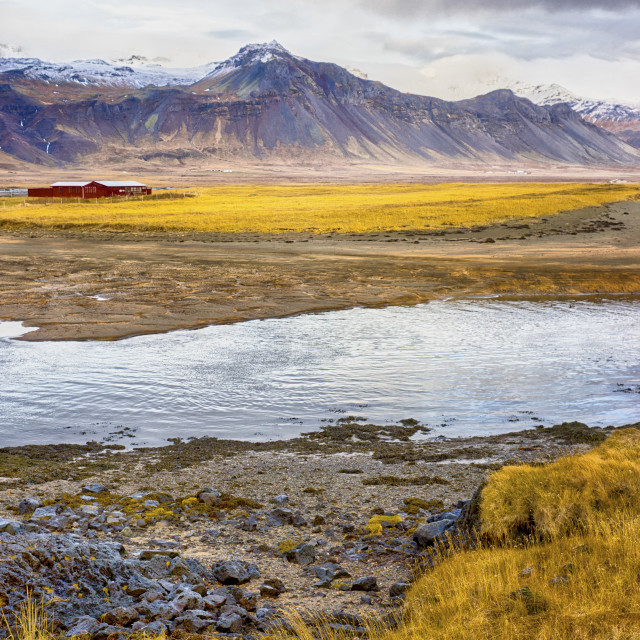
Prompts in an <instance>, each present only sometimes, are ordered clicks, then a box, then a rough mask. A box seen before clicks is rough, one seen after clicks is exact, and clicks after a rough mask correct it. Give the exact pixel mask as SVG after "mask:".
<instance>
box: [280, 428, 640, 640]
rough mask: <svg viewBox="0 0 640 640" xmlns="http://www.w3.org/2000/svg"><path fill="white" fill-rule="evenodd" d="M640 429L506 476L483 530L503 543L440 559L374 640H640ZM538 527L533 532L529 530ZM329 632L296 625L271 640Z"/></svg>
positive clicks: (493, 481) (487, 504)
mask: <svg viewBox="0 0 640 640" xmlns="http://www.w3.org/2000/svg"><path fill="white" fill-rule="evenodd" d="M639 493H640V431H638V430H637V429H627V430H623V431H619V432H616V433H614V434H613V435H612V436H611V437H610V438H609V439H608V440H607V441H605V442H604V443H603V444H601V445H600V446H599V447H598V448H597V449H594V450H592V451H589V452H587V453H585V454H582V455H576V456H570V457H567V458H563V459H560V460H558V461H557V462H555V463H552V464H550V465H545V466H540V467H535V466H521V467H505V468H503V469H502V470H500V471H498V472H496V473H494V474H493V475H492V476H491V477H490V479H489V481H488V483H487V486H486V488H485V490H484V492H483V496H482V503H481V516H482V522H481V526H482V530H483V531H484V532H485V533H487V534H491V536H494V537H498V538H500V540H501V543H502V544H499V545H497V546H496V545H487V544H486V543H485V545H484V546H480V547H478V548H476V549H475V550H458V551H453V552H451V553H445V552H441V557H440V561H439V562H438V563H437V564H436V566H435V568H434V569H433V570H432V571H430V572H429V573H427V574H425V575H424V576H422V577H421V578H420V579H418V580H417V581H416V583H415V585H414V587H413V589H412V590H411V591H410V592H409V594H408V596H407V602H406V606H405V610H404V619H403V622H402V624H401V625H400V626H399V628H397V629H387V630H385V629H382V628H377V629H376V628H373V629H372V630H371V633H370V638H375V640H498V639H499V640H566V639H568V638H572V639H576V640H623V639H624V640H635V639H639V640H640V545H638V543H637V540H638V535H639V534H640V500H639V499H638V498H640V495H638V494H639ZM525 525H526V526H530V527H532V530H533V532H534V534H535V535H533V536H531V537H529V538H528V539H524V541H523V538H522V537H521V532H522V530H523V529H524V528H525ZM292 637H298V638H301V639H302V640H311V639H312V638H317V637H322V638H325V639H327V640H342V639H344V638H347V637H349V635H348V634H346V635H345V634H342V635H341V634H339V633H333V632H332V630H331V629H330V628H329V627H325V628H324V629H322V630H321V632H320V633H319V632H318V631H317V630H315V629H310V628H308V627H306V626H305V625H304V624H302V622H301V620H300V618H299V617H298V618H297V619H295V620H294V624H293V625H292V628H291V630H290V632H289V633H286V632H281V633H279V634H276V635H275V636H272V638H273V640H276V639H277V640H282V639H284V638H292Z"/></svg>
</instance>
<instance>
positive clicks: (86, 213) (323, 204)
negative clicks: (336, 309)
mask: <svg viewBox="0 0 640 640" xmlns="http://www.w3.org/2000/svg"><path fill="white" fill-rule="evenodd" d="M197 194H198V195H197V196H196V197H189V198H186V197H177V198H175V199H171V200H168V201H167V200H166V199H165V200H155V199H154V197H153V196H151V197H149V198H144V199H142V198H141V199H137V200H131V199H129V200H123V199H116V200H114V201H111V200H110V199H103V200H97V201H96V200H90V201H81V202H78V201H73V200H70V201H66V202H63V203H60V202H59V201H58V202H56V203H53V202H42V201H41V200H40V199H38V198H31V199H28V200H27V201H26V202H25V203H24V204H23V202H22V201H17V200H16V199H5V200H4V201H2V208H0V227H5V228H15V229H19V228H48V229H106V230H115V231H139V232H145V231H173V232H213V233H251V232H255V233H275V234H279V233H301V232H310V233H368V232H376V231H387V230H389V231H391V230H395V231H402V230H429V229H441V228H442V227H443V226H454V227H471V226H478V225H487V224H494V223H496V222H501V221H505V220H509V219H522V218H535V217H541V216H550V215H555V214H557V213H560V212H562V211H571V210H575V209H580V208H583V207H589V206H597V205H601V204H604V203H607V202H614V201H622V200H628V199H637V198H638V197H639V196H640V186H638V185H628V184H575V183H571V184H566V183H508V184H462V183H460V184H439V185H419V184H418V185H416V184H392V185H232V186H223V187H211V188H206V189H202V190H199V191H198V192H197Z"/></svg>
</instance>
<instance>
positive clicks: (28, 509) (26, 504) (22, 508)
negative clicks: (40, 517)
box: [18, 498, 42, 516]
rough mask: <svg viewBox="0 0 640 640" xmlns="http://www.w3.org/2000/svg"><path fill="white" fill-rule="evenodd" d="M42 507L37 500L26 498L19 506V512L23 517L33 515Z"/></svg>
mask: <svg viewBox="0 0 640 640" xmlns="http://www.w3.org/2000/svg"><path fill="white" fill-rule="evenodd" d="M40 506H42V505H41V504H40V502H39V501H38V500H36V499H35V498H25V499H24V500H22V501H21V502H20V504H19V505H18V511H19V512H20V515H21V516H24V515H27V514H29V513H33V512H34V511H35V510H36V509H37V508H38V507H40Z"/></svg>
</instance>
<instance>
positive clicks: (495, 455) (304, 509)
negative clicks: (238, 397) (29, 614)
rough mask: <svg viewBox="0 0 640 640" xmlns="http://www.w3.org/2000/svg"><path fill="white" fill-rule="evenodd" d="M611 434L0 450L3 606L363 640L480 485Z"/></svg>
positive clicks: (405, 426) (326, 430) (396, 604)
mask: <svg viewBox="0 0 640 640" xmlns="http://www.w3.org/2000/svg"><path fill="white" fill-rule="evenodd" d="M636 426H637V425H636ZM611 430H612V428H611V427H610V428H607V429H597V428H589V427H587V426H586V425H583V424H581V423H568V424H567V423H565V424H563V425H557V426H555V427H551V428H546V429H544V428H534V429H529V430H525V431H520V432H517V433H511V434H504V435H499V436H488V437H477V438H457V439H450V440H445V439H439V438H435V439H432V438H430V436H429V433H428V429H426V428H425V427H422V426H421V425H420V424H418V423H417V422H416V421H414V420H403V421H401V422H399V423H397V424H396V425H385V426H380V425H371V424H365V423H364V422H363V421H361V420H360V421H359V420H358V419H357V417H355V416H354V417H346V418H343V419H341V421H339V423H338V424H333V425H328V426H325V427H323V429H322V430H321V431H318V432H314V433H311V434H306V435H304V436H302V437H300V438H296V439H293V440H289V441H284V442H282V441H279V442H266V443H247V442H239V441H224V440H217V439H215V438H202V439H195V440H190V441H187V442H182V441H179V440H178V441H176V442H174V443H173V444H172V445H171V446H168V447H162V448H155V449H144V450H137V451H118V447H117V446H114V445H105V444H104V443H89V444H88V445H50V446H48V445H42V446H34V445H31V446H26V447H18V448H5V449H0V475H1V476H2V482H3V484H2V485H1V486H2V489H1V490H0V509H1V516H2V518H1V519H0V585H1V586H0V604H2V606H3V609H4V611H5V614H6V615H7V619H8V620H9V621H12V620H13V615H12V613H15V612H17V610H18V608H19V605H20V603H21V602H22V601H24V598H25V595H26V593H27V592H30V593H31V594H32V596H33V597H34V598H35V599H36V600H37V601H38V602H39V601H41V600H42V601H43V602H44V603H46V605H47V606H46V609H47V611H49V612H50V614H51V615H52V616H53V617H54V631H55V632H56V633H57V634H59V635H61V636H67V637H71V636H79V635H84V636H90V637H93V638H99V639H101V640H103V639H106V638H121V637H127V636H130V635H132V634H138V635H143V634H147V635H153V634H157V633H159V632H162V631H168V632H169V633H170V634H172V635H174V636H179V635H181V634H203V633H210V632H213V633H218V634H221V635H223V634H227V635H229V636H231V637H239V638H255V637H258V636H260V634H261V633H263V632H266V631H268V630H270V629H273V628H275V627H277V626H278V625H279V624H284V622H283V620H284V616H285V615H286V611H287V610H294V611H297V612H307V615H310V616H311V615H313V616H317V615H319V614H322V615H324V616H325V618H327V619H328V620H329V621H330V622H331V623H332V624H334V625H339V626H341V628H342V627H344V630H347V631H350V632H353V633H362V632H364V630H363V629H362V628H361V624H362V621H363V618H367V617H376V618H381V617H385V616H387V621H388V622H393V621H394V620H400V619H401V615H402V603H403V597H404V593H405V591H406V590H407V589H408V588H409V586H410V584H411V582H412V581H413V579H414V577H415V575H416V573H417V572H420V571H424V570H428V567H429V550H430V549H431V548H432V546H433V544H434V543H435V542H437V541H438V540H441V539H443V537H445V536H446V535H447V533H452V532H454V531H455V530H456V528H457V527H458V525H459V524H460V522H463V521H465V519H466V515H467V514H468V512H469V510H470V509H471V508H472V506H473V502H472V498H473V497H474V494H476V491H477V489H478V487H479V486H480V484H481V483H482V481H483V479H485V478H486V477H487V475H488V474H489V473H490V472H491V471H492V470H493V469H497V468H499V467H501V466H503V465H504V464H509V463H523V462H533V463H541V462H545V461H549V460H552V459H555V458H557V457H558V456H560V455H563V454H566V453H570V452H574V451H582V450H585V449H586V448H588V447H589V446H591V445H593V444H597V443H598V442H600V441H602V440H603V439H604V438H605V437H606V435H607V433H608V432H610V431H611ZM62 478H66V479H62Z"/></svg>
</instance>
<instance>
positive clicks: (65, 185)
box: [51, 182, 91, 187]
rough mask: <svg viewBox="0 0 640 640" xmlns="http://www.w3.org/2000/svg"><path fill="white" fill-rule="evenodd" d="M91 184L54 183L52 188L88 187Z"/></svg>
mask: <svg viewBox="0 0 640 640" xmlns="http://www.w3.org/2000/svg"><path fill="white" fill-rule="evenodd" d="M88 184H91V182H54V183H53V184H52V185H51V186H52V187H86V186H87V185H88Z"/></svg>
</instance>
